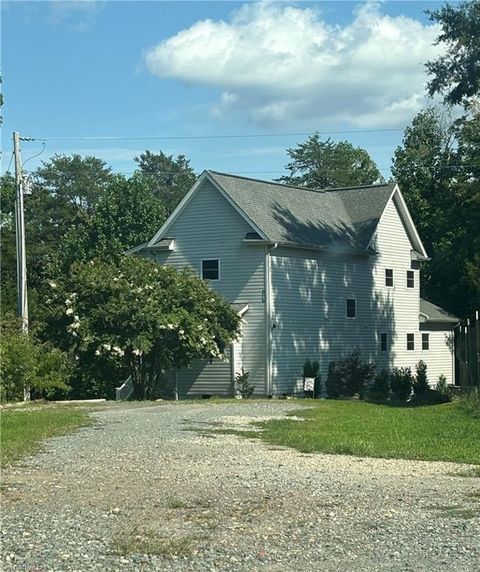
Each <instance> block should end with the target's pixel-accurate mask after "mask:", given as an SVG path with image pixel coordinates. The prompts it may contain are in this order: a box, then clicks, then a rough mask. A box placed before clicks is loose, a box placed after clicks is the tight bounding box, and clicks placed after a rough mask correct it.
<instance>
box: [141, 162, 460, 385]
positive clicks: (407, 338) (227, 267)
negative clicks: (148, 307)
mask: <svg viewBox="0 0 480 572" xmlns="http://www.w3.org/2000/svg"><path fill="white" fill-rule="evenodd" d="M130 252H131V253H136V254H138V255H142V256H145V257H149V258H152V259H154V260H156V261H158V262H159V263H161V264H169V265H173V266H175V267H176V268H178V269H181V268H184V267H185V266H189V267H190V268H192V269H193V270H194V271H196V272H198V274H199V275H200V276H201V277H202V278H203V279H205V280H209V281H210V283H211V285H212V287H213V288H214V289H215V290H216V291H218V292H219V293H220V294H222V295H223V296H224V297H225V298H226V299H227V300H229V301H230V302H231V303H232V304H233V305H234V307H235V308H236V309H237V311H238V312H239V314H240V315H242V317H243V326H242V336H241V339H240V340H238V341H236V342H234V343H233V344H232V345H231V347H230V348H228V350H227V352H226V354H227V358H228V359H227V360H223V361H222V360H219V359H214V360H212V361H208V360H204V361H200V360H199V361H197V362H195V363H194V364H193V365H192V366H191V367H190V368H185V369H183V370H180V371H179V372H177V374H176V375H177V378H176V383H177V384H178V389H179V393H180V395H183V396H186V395H199V394H208V395H232V393H233V377H234V375H235V373H238V372H239V371H241V368H242V367H243V368H244V369H245V370H246V371H249V372H250V381H251V383H253V384H254V385H255V393H256V394H257V395H268V396H278V395H284V394H296V393H301V392H302V390H303V387H302V367H303V363H304V361H305V359H306V358H311V359H318V360H319V362H320V368H321V371H320V373H321V375H322V377H323V378H324V379H325V377H326V373H327V369H328V364H329V362H330V361H331V360H335V359H337V358H339V357H341V356H343V355H346V354H347V353H349V352H351V351H352V350H353V349H354V348H355V347H359V348H360V350H361V352H362V356H363V358H364V359H368V360H372V361H374V362H375V363H376V364H377V366H378V367H379V368H384V367H389V368H390V367H393V366H412V367H413V366H414V365H415V364H416V363H417V362H418V361H419V360H420V359H423V360H424V361H425V362H426V363H427V365H428V374H429V375H430V382H431V383H432V384H435V383H436V381H437V379H438V376H439V375H440V374H441V373H442V374H444V375H445V376H446V378H447V381H448V382H449V383H452V382H453V376H454V368H453V365H454V356H453V336H452V331H453V328H454V326H455V325H456V323H457V319H456V318H455V317H453V316H451V315H449V314H447V313H446V312H444V311H443V310H442V309H440V308H438V307H436V306H434V305H433V304H430V303H429V302H426V301H424V300H422V299H421V298H420V286H419V285H420V276H419V273H420V270H419V268H420V263H421V262H422V261H425V260H428V256H427V253H426V252H425V248H424V247H423V244H422V241H421V239H420V237H419V235H418V233H417V230H416V229H415V225H414V223H413V221H412V218H411V216H410V213H409V212H408V209H407V206H406V204H405V201H404V199H403V196H402V193H401V191H400V189H399V187H398V185H396V184H395V183H388V184H381V185H370V186H363V187H355V188H343V189H326V190H312V189H306V188H301V187H293V186H288V185H281V184H278V183H274V182H268V181H261V180H256V179H249V178H245V177H239V176H234V175H228V174H223V173H218V172H214V171H204V172H203V173H202V175H201V176H200V178H199V179H198V181H197V182H196V184H195V185H194V186H193V188H192V189H191V190H190V191H189V193H188V194H187V195H186V196H185V198H184V199H183V200H182V202H181V203H180V204H179V205H178V207H177V208H176V209H175V211H174V212H173V213H172V214H171V216H170V217H169V218H168V220H167V221H166V222H165V223H164V225H163V226H162V228H160V229H159V231H158V232H157V233H156V234H155V236H153V237H152V239H151V240H150V241H149V242H148V243H145V244H143V245H140V246H138V247H136V248H134V249H132V250H131V251H130ZM172 376H173V374H172ZM172 379H173V378H172ZM172 382H173V381H172Z"/></svg>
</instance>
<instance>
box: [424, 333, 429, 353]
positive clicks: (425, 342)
mask: <svg viewBox="0 0 480 572" xmlns="http://www.w3.org/2000/svg"><path fill="white" fill-rule="evenodd" d="M429 349H430V335H429V334H422V350H429Z"/></svg>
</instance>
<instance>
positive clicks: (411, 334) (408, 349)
mask: <svg viewBox="0 0 480 572" xmlns="http://www.w3.org/2000/svg"><path fill="white" fill-rule="evenodd" d="M408 336H413V348H412V349H410V348H409V347H408ZM414 351H415V333H412V332H408V333H407V352H414Z"/></svg>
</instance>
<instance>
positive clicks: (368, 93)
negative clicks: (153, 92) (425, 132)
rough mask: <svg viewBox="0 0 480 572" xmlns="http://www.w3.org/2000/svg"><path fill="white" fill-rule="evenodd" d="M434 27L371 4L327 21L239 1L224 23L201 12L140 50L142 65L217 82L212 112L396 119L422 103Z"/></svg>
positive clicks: (275, 120) (266, 117)
mask: <svg viewBox="0 0 480 572" xmlns="http://www.w3.org/2000/svg"><path fill="white" fill-rule="evenodd" d="M437 35H438V28H437V27H436V26H434V25H431V26H430V25H423V24H422V23H421V22H419V21H417V20H414V19H412V18H408V17H405V16H397V17H391V16H388V15H385V14H383V13H382V12H381V6H380V5H379V4H377V3H367V4H364V5H362V6H360V7H359V8H357V10H356V11H355V13H354V15H353V19H352V21H351V23H349V24H348V25H345V26H343V27H342V26H332V25H329V24H327V23H326V22H325V20H324V19H323V18H322V15H321V13H320V12H319V11H318V10H315V9H312V8H298V7H295V6H286V5H284V4H280V3H278V4H273V3H270V2H260V3H254V4H245V5H243V6H242V7H241V8H240V9H239V10H238V11H236V12H234V13H233V14H232V16H231V18H230V20H229V21H228V22H226V21H221V20H220V21H213V20H202V21H199V22H197V23H195V24H194V25H193V26H191V27H190V28H188V29H185V30H183V31H181V32H179V33H178V34H176V35H175V36H172V37H170V38H167V39H166V40H164V41H162V42H161V43H159V44H158V45H156V46H154V47H152V48H150V49H149V50H147V51H146V52H145V54H144V60H145V63H146V65H147V68H148V69H149V71H150V72H152V73H153V74H156V75H157V76H159V77H161V78H174V79H178V80H181V81H184V82H188V83H191V84H197V85H205V86H211V87H215V88H219V89H220V90H221V91H222V94H221V95H220V97H219V101H218V103H217V104H216V105H215V106H214V108H213V109H212V112H213V114H214V115H215V116H216V117H219V116H224V115H228V114H230V113H234V112H242V113H246V114H247V115H248V116H249V117H250V118H251V119H253V120H254V121H256V122H257V123H272V124H279V123H283V124H285V123H291V124H297V125H298V124H305V125H307V124H308V125H311V124H312V121H316V122H322V125H325V124H335V123H339V122H346V123H350V124H352V125H354V126H358V127H375V126H385V125H388V126H396V125H403V124H404V123H405V122H407V121H409V120H410V119H411V118H412V115H413V114H414V113H415V112H416V111H417V110H418V109H419V108H420V107H421V105H422V104H423V102H424V96H425V90H424V84H425V82H426V76H425V68H424V65H423V64H424V63H425V62H426V61H427V60H429V59H432V58H435V57H436V56H437V55H438V53H439V50H440V48H439V47H438V46H433V45H432V44H433V41H434V39H435V38H436V36H437Z"/></svg>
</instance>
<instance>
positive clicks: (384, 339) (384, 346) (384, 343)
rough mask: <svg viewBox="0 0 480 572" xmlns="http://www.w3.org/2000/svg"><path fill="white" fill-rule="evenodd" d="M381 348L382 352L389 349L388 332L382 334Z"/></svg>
mask: <svg viewBox="0 0 480 572" xmlns="http://www.w3.org/2000/svg"><path fill="white" fill-rule="evenodd" d="M380 349H381V351H382V352H386V351H387V334H380Z"/></svg>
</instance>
